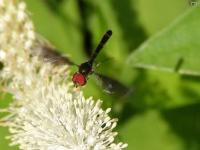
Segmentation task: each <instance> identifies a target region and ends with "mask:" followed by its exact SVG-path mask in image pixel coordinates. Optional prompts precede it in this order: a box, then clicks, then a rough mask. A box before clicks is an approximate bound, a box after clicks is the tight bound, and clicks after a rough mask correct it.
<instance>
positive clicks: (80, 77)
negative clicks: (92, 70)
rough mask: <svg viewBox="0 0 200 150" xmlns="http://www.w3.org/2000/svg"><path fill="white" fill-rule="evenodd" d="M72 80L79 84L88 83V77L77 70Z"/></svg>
mask: <svg viewBox="0 0 200 150" xmlns="http://www.w3.org/2000/svg"><path fill="white" fill-rule="evenodd" d="M72 81H73V82H74V85H75V86H76V87H77V86H84V85H85V84H86V83H87V79H86V77H85V76H84V75H83V74H81V73H79V72H76V73H75V74H74V75H73V77H72Z"/></svg>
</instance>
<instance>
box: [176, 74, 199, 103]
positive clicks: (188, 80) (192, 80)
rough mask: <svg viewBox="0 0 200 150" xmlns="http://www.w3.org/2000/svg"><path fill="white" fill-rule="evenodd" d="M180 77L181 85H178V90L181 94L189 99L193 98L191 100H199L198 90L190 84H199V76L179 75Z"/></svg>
mask: <svg viewBox="0 0 200 150" xmlns="http://www.w3.org/2000/svg"><path fill="white" fill-rule="evenodd" d="M181 79H182V80H183V83H184V84H182V86H181V87H180V90H181V91H182V94H183V95H184V96H185V97H186V98H188V99H189V100H191V99H192V100H193V102H200V93H199V91H198V90H194V89H193V88H192V87H193V86H191V84H196V85H197V84H200V77H198V76H186V75H183V76H181Z"/></svg>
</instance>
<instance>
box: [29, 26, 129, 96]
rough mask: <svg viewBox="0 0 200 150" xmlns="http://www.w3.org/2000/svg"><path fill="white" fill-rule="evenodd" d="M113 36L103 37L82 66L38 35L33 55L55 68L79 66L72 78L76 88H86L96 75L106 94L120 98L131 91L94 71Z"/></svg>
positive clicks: (108, 33) (106, 34)
mask: <svg viewBox="0 0 200 150" xmlns="http://www.w3.org/2000/svg"><path fill="white" fill-rule="evenodd" d="M111 35H112V31H111V30H108V31H107V32H106V33H105V34H104V36H103V37H102V39H101V41H100V43H99V44H98V46H97V48H96V50H95V51H94V53H93V54H92V56H91V57H90V58H89V60H88V61H86V62H84V63H82V64H80V65H77V64H76V63H74V62H73V61H71V60H70V59H69V58H68V57H66V56H62V55H61V54H60V53H59V52H58V50H57V49H55V48H54V47H53V46H52V45H51V44H50V43H49V42H48V41H47V40H45V39H44V38H42V37H41V36H40V35H37V41H36V42H37V44H36V47H35V48H34V49H32V55H36V56H39V58H41V59H42V60H44V61H45V62H50V63H52V64H54V65H55V66H59V65H66V64H67V65H73V66H77V67H78V71H77V72H75V73H74V75H73V77H72V81H73V82H74V83H75V86H84V85H85V84H86V83H87V80H88V76H89V75H91V74H94V75H96V77H97V79H98V80H97V82H98V83H100V84H101V87H102V88H103V90H104V91H105V92H106V93H109V94H115V95H119V96H120V95H124V94H125V93H127V91H128V90H129V89H128V87H126V86H125V85H123V84H122V83H120V82H119V81H117V80H115V79H113V78H111V77H108V76H105V75H102V74H100V73H97V72H95V71H94V69H93V64H94V61H95V59H96V57H97V56H98V54H99V52H100V51H101V50H102V48H103V46H104V45H105V43H106V42H107V41H108V40H109V38H110V37H111Z"/></svg>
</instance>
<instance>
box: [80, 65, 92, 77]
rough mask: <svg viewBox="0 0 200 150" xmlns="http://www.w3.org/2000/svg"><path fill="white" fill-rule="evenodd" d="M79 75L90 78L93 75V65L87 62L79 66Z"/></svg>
mask: <svg viewBox="0 0 200 150" xmlns="http://www.w3.org/2000/svg"><path fill="white" fill-rule="evenodd" d="M79 73H81V74H83V75H84V76H88V75H89V74H91V73H92V63H90V62H88V61H87V62H85V63H82V64H81V65H80V66H79Z"/></svg>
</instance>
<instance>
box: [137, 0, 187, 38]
mask: <svg viewBox="0 0 200 150" xmlns="http://www.w3.org/2000/svg"><path fill="white" fill-rule="evenodd" d="M134 1H135V0H134ZM189 7H190V4H189V1H188V0H167V1H162V0H148V1H147V0H137V3H136V5H135V8H136V10H137V13H138V18H139V21H140V22H141V24H142V25H143V27H144V29H145V31H146V32H147V33H148V35H152V34H154V33H157V32H158V31H160V30H161V29H162V28H164V27H166V26H167V25H168V24H169V23H170V22H171V21H172V20H174V19H175V18H176V17H177V16H179V15H180V14H181V13H183V12H185V11H186V10H187V9H188V8H189ZM136 37H137V36H136Z"/></svg>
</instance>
